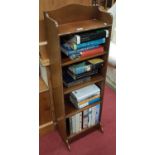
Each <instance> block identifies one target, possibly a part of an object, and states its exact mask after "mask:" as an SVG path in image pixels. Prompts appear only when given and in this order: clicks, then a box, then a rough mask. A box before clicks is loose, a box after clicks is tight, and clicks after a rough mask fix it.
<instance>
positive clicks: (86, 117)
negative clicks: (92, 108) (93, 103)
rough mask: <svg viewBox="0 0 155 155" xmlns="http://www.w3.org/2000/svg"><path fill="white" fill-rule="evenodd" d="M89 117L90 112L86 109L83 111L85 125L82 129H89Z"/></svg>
mask: <svg viewBox="0 0 155 155" xmlns="http://www.w3.org/2000/svg"><path fill="white" fill-rule="evenodd" d="M88 115H89V110H88V109H86V110H84V111H83V124H82V128H83V129H85V128H88V119H89V118H88Z"/></svg>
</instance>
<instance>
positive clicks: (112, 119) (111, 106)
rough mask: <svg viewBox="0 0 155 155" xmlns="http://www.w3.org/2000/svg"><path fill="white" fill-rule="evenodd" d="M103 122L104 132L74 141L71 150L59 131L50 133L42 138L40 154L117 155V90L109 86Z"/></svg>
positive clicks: (106, 92)
mask: <svg viewBox="0 0 155 155" xmlns="http://www.w3.org/2000/svg"><path fill="white" fill-rule="evenodd" d="M103 122H104V123H103ZM102 124H104V134H102V133H101V132H100V131H99V130H97V131H94V132H92V133H91V134H89V135H87V136H85V137H83V138H81V139H79V140H77V141H75V142H73V143H72V144H71V152H69V151H68V150H67V148H66V145H65V144H64V143H63V141H62V140H61V137H60V136H59V134H58V132H57V131H54V132H52V133H49V134H48V135H45V136H43V137H41V138H40V155H116V92H115V91H114V90H112V89H111V88H110V87H108V86H106V88H105V98H104V108H103V113H102Z"/></svg>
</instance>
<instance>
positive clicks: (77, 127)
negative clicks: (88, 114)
mask: <svg viewBox="0 0 155 155" xmlns="http://www.w3.org/2000/svg"><path fill="white" fill-rule="evenodd" d="M78 132H79V114H76V133H78Z"/></svg>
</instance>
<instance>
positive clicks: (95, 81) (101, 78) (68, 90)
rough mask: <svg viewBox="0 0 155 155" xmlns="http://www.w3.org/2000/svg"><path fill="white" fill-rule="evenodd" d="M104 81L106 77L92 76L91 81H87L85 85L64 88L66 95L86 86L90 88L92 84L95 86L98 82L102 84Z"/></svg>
mask: <svg viewBox="0 0 155 155" xmlns="http://www.w3.org/2000/svg"><path fill="white" fill-rule="evenodd" d="M103 79H104V77H103V76H102V75H98V74H97V75H94V76H92V78H91V80H90V81H87V82H85V83H82V84H78V85H75V86H72V87H69V88H67V87H64V89H63V90H64V94H68V93H70V92H72V91H74V90H76V89H80V88H82V87H85V86H88V85H91V84H94V83H97V82H100V81H102V80H103Z"/></svg>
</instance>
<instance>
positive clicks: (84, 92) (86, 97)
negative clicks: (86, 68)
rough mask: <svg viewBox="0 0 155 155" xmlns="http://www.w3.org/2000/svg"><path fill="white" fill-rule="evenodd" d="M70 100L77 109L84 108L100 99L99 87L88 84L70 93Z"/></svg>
mask: <svg viewBox="0 0 155 155" xmlns="http://www.w3.org/2000/svg"><path fill="white" fill-rule="evenodd" d="M69 97H70V101H71V103H72V104H73V105H74V106H75V108H77V109H81V108H84V107H85V106H88V105H90V104H93V103H95V102H99V101H101V96H100V88H99V87H98V86H97V85H95V84H92V85H89V86H86V87H83V88H81V89H78V90H75V91H72V92H71V93H70V96H69Z"/></svg>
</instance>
